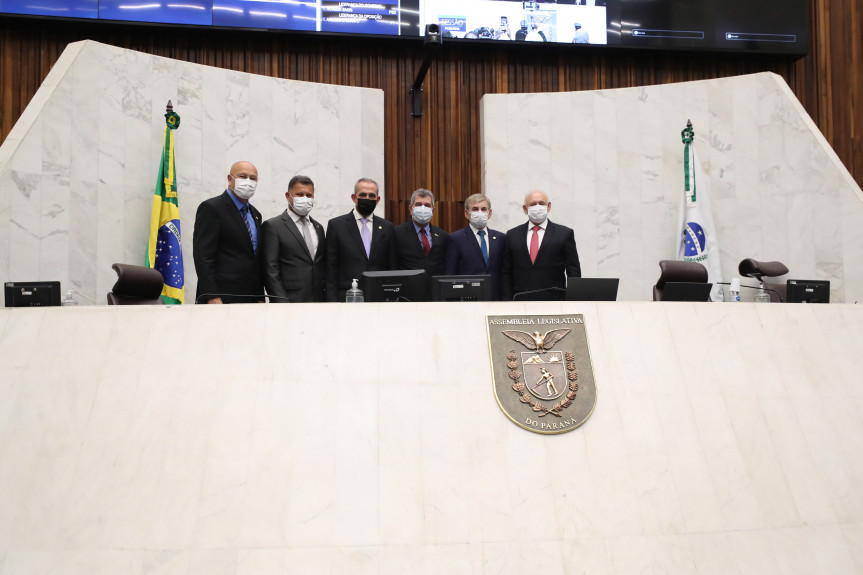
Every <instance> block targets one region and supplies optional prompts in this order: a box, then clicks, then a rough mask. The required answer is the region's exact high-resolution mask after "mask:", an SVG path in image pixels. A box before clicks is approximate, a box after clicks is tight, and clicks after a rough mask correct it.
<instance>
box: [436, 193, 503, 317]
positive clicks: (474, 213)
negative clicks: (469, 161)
mask: <svg viewBox="0 0 863 575" xmlns="http://www.w3.org/2000/svg"><path fill="white" fill-rule="evenodd" d="M464 217H465V219H467V221H468V222H470V223H469V224H468V225H467V227H465V228H463V229H461V230H459V231H457V232H454V233H452V234H450V236H449V243H448V244H447V250H446V262H445V265H444V273H445V274H446V275H490V276H491V297H492V299H493V300H495V301H497V300H499V299H500V266H501V262H502V261H503V243H504V237H505V236H506V234H504V233H503V232H499V231H497V230H492V229H490V228H489V227H488V220H489V219H490V218H491V200H489V199H488V198H487V197H485V196H484V195H482V194H474V195H472V196H470V197H468V199H466V200H465V201H464Z"/></svg>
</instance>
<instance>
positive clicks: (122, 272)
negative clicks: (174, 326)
mask: <svg viewBox="0 0 863 575" xmlns="http://www.w3.org/2000/svg"><path fill="white" fill-rule="evenodd" d="M111 267H112V268H113V269H114V271H115V272H117V283H115V284H114V287H113V288H111V293H109V294H108V305H164V303H165V302H163V301H162V298H161V297H159V296H160V295H161V293H162V285H163V284H164V279H162V274H161V273H160V272H159V271H158V270H154V269H153V268H147V267H143V266H133V265H130V264H114V265H112V266H111Z"/></svg>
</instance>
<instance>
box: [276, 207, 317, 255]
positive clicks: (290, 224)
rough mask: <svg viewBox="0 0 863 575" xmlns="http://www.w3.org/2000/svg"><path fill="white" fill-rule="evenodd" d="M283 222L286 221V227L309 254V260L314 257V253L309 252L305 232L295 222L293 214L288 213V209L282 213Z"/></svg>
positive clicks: (304, 251) (305, 252)
mask: <svg viewBox="0 0 863 575" xmlns="http://www.w3.org/2000/svg"><path fill="white" fill-rule="evenodd" d="M282 222H284V224H285V227H286V228H288V231H289V232H290V233H291V235H292V236H293V237H294V239H295V240H297V243H298V244H300V248H301V249H302V250H303V253H304V254H306V255H307V256H309V261H311V259H312V254H310V253H309V248H308V246H307V245H306V238H304V237H303V232H302V230H300V229H299V228H298V227H297V224H295V223H294V219H293V218H292V217H291V214H289V213H288V210H285V213H284V214H282Z"/></svg>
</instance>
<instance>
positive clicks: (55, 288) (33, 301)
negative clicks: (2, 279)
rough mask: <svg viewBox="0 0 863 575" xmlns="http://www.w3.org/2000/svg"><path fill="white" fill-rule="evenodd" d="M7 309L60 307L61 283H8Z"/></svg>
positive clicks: (6, 293)
mask: <svg viewBox="0 0 863 575" xmlns="http://www.w3.org/2000/svg"><path fill="white" fill-rule="evenodd" d="M5 296H6V307H41V306H57V305H60V282H6V285H5Z"/></svg>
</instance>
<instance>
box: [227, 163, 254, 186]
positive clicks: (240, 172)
mask: <svg viewBox="0 0 863 575" xmlns="http://www.w3.org/2000/svg"><path fill="white" fill-rule="evenodd" d="M230 175H231V176H233V177H234V178H249V179H250V180H254V181H258V169H257V168H256V167H255V165H254V164H252V162H235V163H234V165H233V166H231V173H230Z"/></svg>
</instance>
